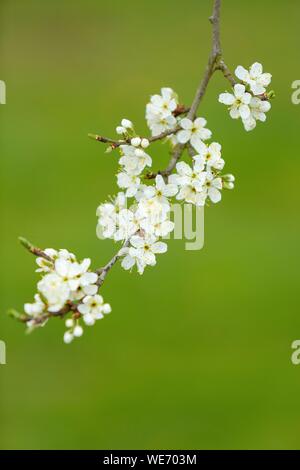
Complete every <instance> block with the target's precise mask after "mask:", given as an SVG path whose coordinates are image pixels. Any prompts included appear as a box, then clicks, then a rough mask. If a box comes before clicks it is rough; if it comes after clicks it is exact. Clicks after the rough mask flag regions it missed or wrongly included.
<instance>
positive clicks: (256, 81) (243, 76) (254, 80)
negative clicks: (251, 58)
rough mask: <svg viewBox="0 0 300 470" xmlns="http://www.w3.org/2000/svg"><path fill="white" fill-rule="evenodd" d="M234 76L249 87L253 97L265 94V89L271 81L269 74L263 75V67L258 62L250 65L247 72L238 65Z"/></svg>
mask: <svg viewBox="0 0 300 470" xmlns="http://www.w3.org/2000/svg"><path fill="white" fill-rule="evenodd" d="M235 75H236V76H237V77H238V78H239V79H240V80H241V81H242V82H244V83H247V84H248V85H249V86H250V90H251V91H252V93H253V94H254V95H262V94H263V93H265V92H266V87H267V86H268V85H270V83H271V80H272V75H271V74H270V73H263V66H262V65H261V64H260V63H259V62H255V63H254V64H253V65H251V67H250V70H249V71H248V70H246V69H245V68H244V67H242V66H241V65H239V66H238V67H237V68H236V70H235Z"/></svg>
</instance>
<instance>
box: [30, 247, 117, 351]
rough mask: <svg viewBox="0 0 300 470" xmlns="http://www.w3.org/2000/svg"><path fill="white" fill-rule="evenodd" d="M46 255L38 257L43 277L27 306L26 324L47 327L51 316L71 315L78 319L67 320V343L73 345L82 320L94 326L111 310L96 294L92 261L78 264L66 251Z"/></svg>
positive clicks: (48, 251)
mask: <svg viewBox="0 0 300 470" xmlns="http://www.w3.org/2000/svg"><path fill="white" fill-rule="evenodd" d="M43 253H44V254H45V255H46V257H42V256H41V257H37V258H36V263H37V266H38V268H37V269H36V271H37V272H39V273H40V274H41V276H42V277H41V279H40V280H39V282H38V283H37V291H38V292H37V294H35V296H34V302H33V303H26V304H25V305H24V311H25V314H26V315H27V316H28V318H27V322H26V324H27V327H28V329H29V330H32V329H34V328H35V327H38V326H44V325H45V323H46V322H47V320H48V318H49V316H51V315H52V316H55V315H57V316H59V315H64V314H68V313H71V314H72V315H73V316H74V317H76V320H75V318H68V319H67V320H66V326H67V327H68V328H69V329H68V330H67V332H66V333H65V335H64V341H65V343H70V342H71V341H72V340H73V338H75V337H79V336H82V334H83V329H82V326H81V325H80V319H81V318H82V320H83V322H84V323H85V324H86V325H93V324H94V323H95V320H98V319H100V318H102V317H103V315H102V313H110V311H111V308H110V305H109V304H105V303H104V302H103V298H102V297H101V296H100V295H98V294H97V292H98V285H97V280H98V275H97V274H96V273H94V272H92V271H90V270H89V267H90V264H91V260H90V259H89V258H85V259H84V260H83V261H81V262H78V261H77V259H76V257H75V255H74V254H73V253H70V252H69V251H67V250H64V249H63V250H58V251H57V250H54V249H52V248H46V249H45V250H44V252H43ZM95 306H97V308H96V307H95ZM71 307H72V308H71ZM100 314H101V315H100Z"/></svg>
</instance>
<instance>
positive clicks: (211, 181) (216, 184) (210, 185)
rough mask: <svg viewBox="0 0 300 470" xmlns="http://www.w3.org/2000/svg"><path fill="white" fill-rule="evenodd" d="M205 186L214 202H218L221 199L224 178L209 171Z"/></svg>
mask: <svg viewBox="0 0 300 470" xmlns="http://www.w3.org/2000/svg"><path fill="white" fill-rule="evenodd" d="M204 188H205V190H206V192H207V195H208V197H209V198H210V200H211V201H212V202H214V203H217V202H219V201H220V200H221V198H222V194H221V189H222V178H220V177H215V176H214V174H213V173H210V172H208V173H207V174H206V179H205V183H204Z"/></svg>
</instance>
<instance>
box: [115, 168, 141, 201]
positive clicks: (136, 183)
mask: <svg viewBox="0 0 300 470" xmlns="http://www.w3.org/2000/svg"><path fill="white" fill-rule="evenodd" d="M117 181H118V186H119V188H122V189H126V193H125V194H126V197H133V196H135V195H136V193H137V191H138V189H139V187H140V183H141V180H140V178H139V177H138V176H137V175H131V174H128V173H126V172H125V171H121V172H120V173H118V174H117Z"/></svg>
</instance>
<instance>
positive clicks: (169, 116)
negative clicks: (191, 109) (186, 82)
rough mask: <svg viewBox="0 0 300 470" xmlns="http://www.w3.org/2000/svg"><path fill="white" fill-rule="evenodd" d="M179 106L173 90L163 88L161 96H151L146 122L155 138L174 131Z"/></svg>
mask: <svg viewBox="0 0 300 470" xmlns="http://www.w3.org/2000/svg"><path fill="white" fill-rule="evenodd" d="M177 106H178V97H177V95H176V93H175V92H174V91H173V90H172V88H162V89H161V94H160V95H153V96H151V99H150V103H148V104H147V105H146V121H147V124H148V127H149V129H150V130H151V133H152V135H153V136H156V135H159V134H161V133H162V132H164V131H166V130H169V129H174V128H175V126H176V124H177V120H176V118H175V116H174V111H175V110H176V108H177Z"/></svg>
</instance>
